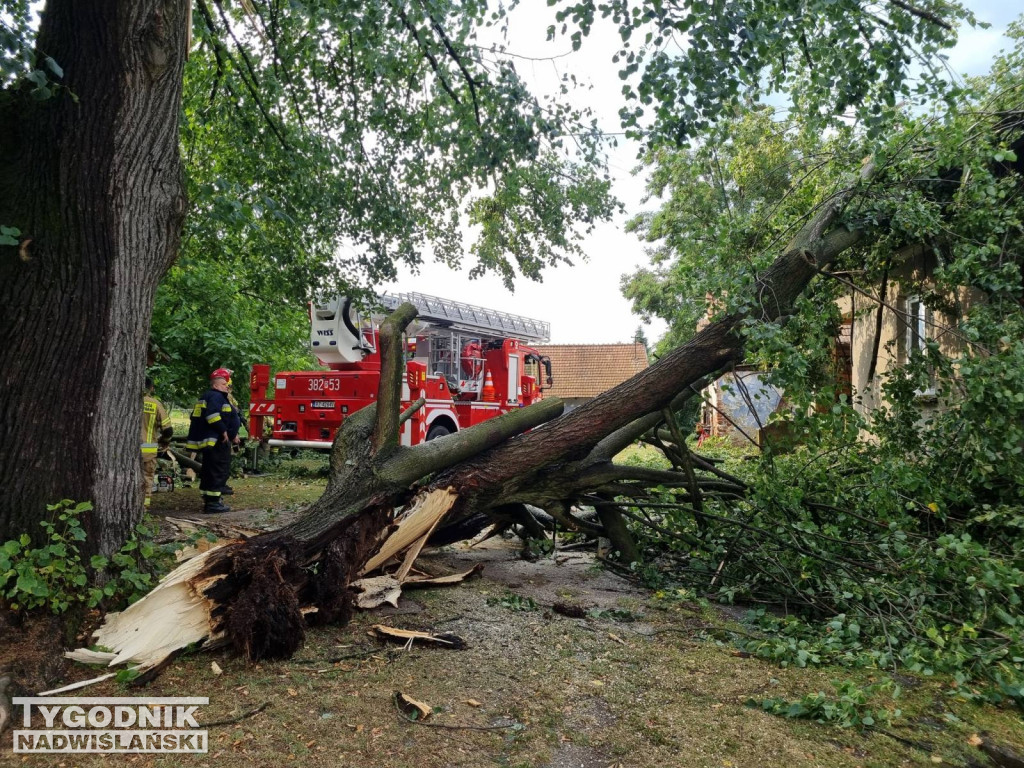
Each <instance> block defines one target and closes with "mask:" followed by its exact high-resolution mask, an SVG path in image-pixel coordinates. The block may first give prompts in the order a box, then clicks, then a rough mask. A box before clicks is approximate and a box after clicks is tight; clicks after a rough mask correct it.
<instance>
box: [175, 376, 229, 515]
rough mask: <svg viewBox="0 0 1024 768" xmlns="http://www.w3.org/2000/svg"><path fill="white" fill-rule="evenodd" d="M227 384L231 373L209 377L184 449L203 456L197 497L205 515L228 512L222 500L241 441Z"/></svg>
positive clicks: (194, 414)
mask: <svg viewBox="0 0 1024 768" xmlns="http://www.w3.org/2000/svg"><path fill="white" fill-rule="evenodd" d="M230 382H231V371H229V370H227V369H226V368H218V369H217V370H215V371H214V372H213V373H211V374H210V388H209V389H208V390H206V391H205V392H204V393H203V394H202V396H201V397H200V398H199V400H197V401H196V404H195V407H194V408H193V409H192V419H191V421H190V422H189V427H188V442H187V444H186V445H187V447H188V448H189V450H193V451H201V452H202V457H203V468H202V469H201V470H200V472H199V493H200V494H201V495H202V497H203V511H204V512H207V513H216V512H228V511H229V510H230V509H231V507H229V506H227V505H226V504H225V503H224V501H223V499H222V498H221V497H222V495H223V493H224V486H225V485H227V482H228V475H229V474H230V472H231V446H232V444H237V443H238V442H239V440H240V438H239V437H238V428H239V425H240V421H239V416H238V409H237V408H235V407H234V406H233V405H231V401H230V400H229V399H228V387H229V386H230Z"/></svg>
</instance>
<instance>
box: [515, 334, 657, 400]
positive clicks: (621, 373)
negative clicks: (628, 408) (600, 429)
mask: <svg viewBox="0 0 1024 768" xmlns="http://www.w3.org/2000/svg"><path fill="white" fill-rule="evenodd" d="M534 348H535V349H536V350H537V351H538V352H540V353H541V354H542V355H547V356H548V357H550V358H551V376H552V378H553V379H554V384H553V385H552V386H550V387H545V389H544V394H545V395H547V396H550V397H596V396H597V395H600V394H601V393H602V392H606V391H607V390H609V389H611V388H612V387H615V386H618V385H619V384H621V383H622V382H624V381H626V379H629V378H631V377H633V376H634V375H636V374H637V373H639V372H640V371H642V370H643V369H644V368H646V367H647V366H648V360H647V349H646V348H645V347H644V345H643V344H642V343H640V342H634V343H632V344H547V345H544V346H537V347H534Z"/></svg>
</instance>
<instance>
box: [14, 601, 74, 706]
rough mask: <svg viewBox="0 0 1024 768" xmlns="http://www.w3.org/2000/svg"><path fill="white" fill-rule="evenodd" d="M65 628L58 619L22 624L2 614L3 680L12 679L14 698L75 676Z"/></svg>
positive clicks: (43, 619)
mask: <svg viewBox="0 0 1024 768" xmlns="http://www.w3.org/2000/svg"><path fill="white" fill-rule="evenodd" d="M64 632H65V625H64V622H63V620H62V619H60V618H58V617H55V616H39V617H35V616H33V617H31V618H30V619H27V620H24V621H20V620H18V619H17V618H16V617H14V616H12V615H10V614H5V613H3V612H0V638H3V641H2V642H0V677H10V678H11V681H12V684H13V690H12V692H13V694H14V695H16V696H26V695H33V694H35V693H38V692H39V691H45V690H49V689H50V688H53V687H54V686H56V685H59V684H61V682H62V681H63V680H64V679H65V678H66V677H68V675H69V674H73V671H74V670H72V669H71V667H72V665H71V664H70V663H69V662H68V661H67V660H66V659H65V658H64V641H63V638H64Z"/></svg>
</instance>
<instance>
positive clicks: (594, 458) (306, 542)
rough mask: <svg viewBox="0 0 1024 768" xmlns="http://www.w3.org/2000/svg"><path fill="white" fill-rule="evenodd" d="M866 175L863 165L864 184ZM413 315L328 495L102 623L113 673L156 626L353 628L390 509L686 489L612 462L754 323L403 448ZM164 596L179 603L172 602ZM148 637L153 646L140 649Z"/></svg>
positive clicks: (802, 243)
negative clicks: (575, 403) (647, 487)
mask: <svg viewBox="0 0 1024 768" xmlns="http://www.w3.org/2000/svg"><path fill="white" fill-rule="evenodd" d="M871 173H872V170H871V168H870V166H868V167H866V168H865V170H864V172H863V173H862V179H865V180H866V179H869V178H870V176H871ZM855 189H856V186H854V187H851V188H850V189H849V190H848V191H846V192H844V193H842V194H840V195H838V196H836V197H835V198H834V199H833V200H831V201H829V202H827V203H826V204H825V205H824V206H822V208H821V209H820V210H819V212H818V213H817V215H816V216H815V217H814V218H813V219H812V220H811V221H810V222H809V223H808V224H807V225H806V226H805V227H804V228H803V229H802V230H801V232H800V233H799V234H798V235H797V237H796V238H795V239H794V240H793V242H792V243H791V244H790V246H789V247H788V248H787V249H786V251H785V252H784V253H783V254H782V255H780V256H779V258H778V259H777V260H776V261H775V263H774V264H773V265H772V266H771V267H770V268H769V269H767V270H766V271H765V272H764V273H763V274H762V275H761V277H760V279H759V281H758V283H757V296H756V298H755V301H754V303H753V306H755V307H757V311H758V312H759V313H760V315H759V317H758V319H759V320H762V321H765V322H771V321H774V320H776V319H778V318H779V317H780V316H781V315H783V314H784V313H785V312H787V311H788V309H789V307H790V306H791V304H792V302H793V300H794V299H795V298H796V297H797V296H798V295H799V294H800V292H801V291H803V290H804V288H805V287H806V286H807V284H808V283H809V282H810V281H811V279H812V278H813V277H814V275H815V274H816V273H817V271H818V270H819V269H820V268H821V267H822V266H824V265H825V264H827V263H828V262H829V261H831V260H832V259H834V258H835V257H836V256H837V255H838V254H839V253H841V252H842V251H844V250H846V249H848V248H850V247H852V246H853V245H855V244H857V243H858V242H860V241H861V240H862V239H863V238H864V235H863V233H861V232H859V231H855V230H849V229H847V228H845V227H843V226H836V221H837V218H838V216H839V214H840V212H841V211H842V209H843V207H844V205H845V204H846V202H847V201H848V200H849V198H850V197H851V196H852V195H853V194H854V192H855ZM415 312H416V310H415V308H414V307H413V306H412V305H408V304H407V305H403V306H402V307H400V308H399V309H398V310H397V311H396V312H395V313H394V314H393V315H392V316H391V317H389V318H388V320H386V321H385V323H384V324H383V326H382V328H381V357H382V366H383V368H382V375H381V381H380V388H379V391H378V397H377V402H376V405H375V406H371V407H370V408H366V409H363V410H362V411H359V412H357V413H356V414H354V415H353V416H352V417H351V418H349V419H347V420H346V421H345V422H344V424H343V425H342V427H341V429H340V430H339V431H338V434H337V436H336V437H335V443H334V446H333V450H332V454H331V473H332V474H331V478H330V480H329V482H328V487H327V490H326V491H325V492H324V494H323V496H322V497H321V498H320V499H319V500H318V501H317V502H316V503H314V504H313V505H312V507H311V508H310V509H309V510H308V512H307V513H306V514H305V515H304V516H303V517H302V518H301V519H300V520H298V521H297V522H295V523H293V524H292V525H289V526H287V527H286V528H284V529H281V530H280V531H275V532H273V533H269V534H264V535H262V536H258V537H256V538H254V539H250V540H248V541H246V542H242V543H238V544H233V545H228V546H226V547H223V548H221V549H218V550H214V551H212V552H211V553H209V555H208V556H207V557H206V558H205V559H204V560H203V561H202V562H200V563H191V564H186V565H184V566H182V567H181V568H179V569H178V571H176V572H174V573H172V574H171V575H170V576H169V577H168V579H167V580H166V581H165V583H164V584H163V585H161V586H160V587H158V588H157V589H158V590H161V589H163V590H164V596H163V597H162V598H160V599H155V600H153V601H151V604H150V601H148V599H147V598H144V599H143V600H141V601H139V602H138V603H136V604H135V605H133V606H132V607H130V608H129V609H128V610H127V611H125V612H124V613H123V614H120V615H115V616H113V617H108V622H107V624H106V625H105V627H104V628H101V630H100V631H99V635H98V640H99V643H100V644H101V645H105V646H107V647H110V648H113V649H114V655H112V656H111V658H110V659H108V661H110V662H111V663H119V662H123V661H136V662H139V663H142V664H144V665H145V666H152V665H157V666H159V665H160V664H161V662H162V659H163V658H165V655H166V653H167V652H168V650H169V646H168V645H167V643H166V637H165V635H166V633H165V632H163V631H162V630H161V631H157V632H153V630H152V627H154V626H157V627H162V626H163V625H164V624H167V623H168V622H169V623H170V624H168V629H169V630H170V629H172V626H173V625H174V624H175V622H177V623H178V624H187V625H188V626H189V627H190V628H192V629H190V634H189V635H188V636H187V637H186V636H184V635H182V636H181V637H180V638H179V639H178V641H177V642H180V644H181V645H184V644H188V643H192V642H197V641H200V640H203V639H205V638H208V637H213V638H218V639H219V638H226V639H227V640H228V641H230V642H231V643H232V644H233V645H234V646H235V648H237V649H238V650H239V651H240V652H242V653H244V654H245V655H246V656H248V657H249V658H251V659H257V658H265V657H270V658H273V657H286V656H289V655H291V654H292V653H293V652H294V651H295V650H296V649H297V648H298V647H299V646H300V645H301V643H302V640H303V635H304V626H305V624H306V622H307V617H308V620H310V621H313V622H317V623H319V622H343V621H345V620H347V618H348V616H349V615H350V613H351V611H352V603H353V594H352V592H351V590H350V589H349V584H350V583H351V582H352V581H353V580H354V579H355V578H356V577H357V575H358V574H359V573H360V571H361V569H362V568H363V566H364V565H365V564H366V563H367V562H368V560H369V559H370V557H371V556H372V555H374V553H375V551H376V550H377V549H378V548H379V547H380V544H381V541H382V540H383V539H384V538H385V537H386V534H387V529H388V527H389V526H390V524H391V523H392V520H393V512H394V510H395V508H396V507H399V506H400V505H403V504H407V503H409V504H410V505H413V504H415V505H418V508H421V509H426V508H428V506H429V505H431V504H432V503H434V502H437V501H438V500H442V501H443V502H444V503H445V506H444V510H450V516H451V517H452V518H454V519H456V520H457V519H459V518H463V517H466V516H469V515H472V514H479V513H481V512H484V513H493V514H495V515H497V516H501V515H502V514H503V511H504V510H507V509H509V508H510V507H511V506H514V505H515V504H516V503H517V502H529V503H534V504H537V505H538V506H540V507H542V508H546V509H548V511H549V512H550V513H551V514H552V515H553V516H555V517H556V518H558V517H559V516H562V517H564V514H565V512H564V510H565V507H566V506H567V505H568V504H569V503H571V501H572V500H573V499H574V498H577V497H578V496H579V495H581V494H583V493H587V492H608V489H609V488H614V486H615V484H616V483H619V482H622V481H628V480H640V481H644V480H647V481H652V482H659V481H672V482H676V483H677V484H680V485H685V484H686V483H688V482H689V480H688V478H687V477H686V476H685V473H681V472H680V473H672V472H652V471H651V470H644V469H642V468H631V467H618V466H616V465H615V464H614V463H613V458H614V456H615V454H616V453H618V451H620V450H621V449H622V448H623V447H625V445H627V444H628V443H629V442H631V441H632V440H635V439H636V438H637V437H639V436H640V435H641V434H642V433H643V432H645V431H647V430H650V429H652V428H653V427H655V426H656V425H657V423H658V422H659V421H660V419H661V418H662V414H661V411H662V410H663V409H665V408H670V407H673V406H678V404H679V402H680V401H681V400H682V399H685V398H686V397H688V396H690V395H691V394H692V393H693V392H694V390H695V387H696V385H697V384H698V383H700V382H701V381H702V380H705V379H706V378H707V377H708V376H709V375H713V374H715V373H716V372H718V371H721V370H722V369H723V368H724V367H725V366H726V365H728V364H730V363H732V362H735V361H737V360H739V359H741V358H742V354H743V338H742V335H741V334H740V333H739V332H738V329H739V325H740V323H742V322H743V321H745V320H746V319H747V318H748V317H749V315H733V316H729V317H726V318H723V319H722V320H719V321H717V322H715V323H712V324H711V325H710V326H709V327H708V328H706V329H705V330H703V331H701V332H700V333H699V334H697V335H696V336H695V337H694V338H693V339H692V340H691V341H690V342H688V343H687V344H685V345H683V346H682V347H680V348H679V349H677V350H675V351H674V352H672V353H671V354H669V355H667V356H665V357H664V358H662V359H661V360H660V361H658V362H657V363H656V364H655V365H653V366H651V367H650V368H648V369H647V370H645V371H643V372H642V373H640V374H638V375H636V376H634V377H633V378H632V379H630V380H629V381H627V382H625V383H624V384H622V385H620V386H618V387H616V388H615V389H613V390H610V391H609V392H606V393H605V394H603V395H601V396H599V397H597V398H595V399H594V400H593V401H591V402H590V403H588V404H587V405H585V406H583V407H581V408H578V409H577V410H575V411H573V412H572V413H571V414H569V415H566V416H559V414H561V410H562V406H561V403H560V402H559V401H557V400H555V401H542V402H541V403H538V404H535V405H533V406H530V407H529V408H524V409H521V410H517V411H513V412H511V413H508V414H505V415H503V416H501V417H498V418H496V419H492V420H490V421H488V422H485V423H484V424H481V425H478V426H476V427H473V428H471V429H468V430H465V431H463V432H459V433H457V434H455V435H451V436H448V437H445V438H441V439H439V440H436V441H433V442H430V443H426V444H424V445H420V446H416V447H412V448H407V447H402V446H400V445H399V444H398V434H399V424H400V422H401V420H402V419H403V418H406V417H408V416H409V415H410V414H408V413H407V414H400V413H399V392H400V381H401V343H400V340H401V334H402V331H403V330H404V328H405V327H406V326H407V325H408V323H409V322H410V321H411V320H412V319H413V317H414V316H415ZM527 429H530V430H531V431H529V432H525V430H527ZM524 432H525V433H524ZM420 483H425V485H422V486H420V485H419V484H420ZM453 500H454V506H452V502H453ZM435 508H436V507H435ZM622 541H623V543H624V544H627V543H628V540H627V539H626V538H622ZM169 588H173V589H175V590H177V592H176V593H175V594H180V595H181V598H180V599H179V598H177V597H175V598H170V596H169V595H170V594H171V593H169V592H168V591H167V590H168V589H169ZM154 611H155V615H154ZM311 611H312V612H311ZM186 614H188V617H187V620H186V619H185V616H186ZM144 628H149V629H150V634H151V635H153V638H154V639H153V643H142V644H140V643H139V638H140V637H143V632H142V630H143V629H144ZM175 647H180V646H175ZM170 650H171V651H173V649H170Z"/></svg>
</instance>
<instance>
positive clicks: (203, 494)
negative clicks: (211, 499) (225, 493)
mask: <svg viewBox="0 0 1024 768" xmlns="http://www.w3.org/2000/svg"><path fill="white" fill-rule="evenodd" d="M199 493H200V495H201V496H220V491H200V492H199Z"/></svg>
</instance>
